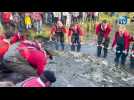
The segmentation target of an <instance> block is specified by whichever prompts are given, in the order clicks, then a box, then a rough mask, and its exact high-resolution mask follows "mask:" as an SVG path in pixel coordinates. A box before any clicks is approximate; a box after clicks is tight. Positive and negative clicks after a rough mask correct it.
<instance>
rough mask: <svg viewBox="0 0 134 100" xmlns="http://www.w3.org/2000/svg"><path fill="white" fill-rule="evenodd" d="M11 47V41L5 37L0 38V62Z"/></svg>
mask: <svg viewBox="0 0 134 100" xmlns="http://www.w3.org/2000/svg"><path fill="white" fill-rule="evenodd" d="M9 46H10V43H9V41H8V40H7V39H6V38H5V37H4V36H2V35H1V36H0V62H1V60H2V58H3V56H4V54H5V53H6V52H7V50H8V48H9Z"/></svg>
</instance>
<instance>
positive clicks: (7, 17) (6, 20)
mask: <svg viewBox="0 0 134 100" xmlns="http://www.w3.org/2000/svg"><path fill="white" fill-rule="evenodd" d="M12 18H13V17H12V13H11V12H3V13H2V23H3V25H4V28H5V30H6V31H7V32H9V31H10V28H11V25H10V22H11V20H12Z"/></svg>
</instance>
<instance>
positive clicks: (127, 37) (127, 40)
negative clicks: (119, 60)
mask: <svg viewBox="0 0 134 100" xmlns="http://www.w3.org/2000/svg"><path fill="white" fill-rule="evenodd" d="M119 35H120V34H119V32H115V35H114V38H113V43H112V47H114V46H115V45H116V42H117V40H116V38H117V36H119ZM131 41H134V39H133V37H132V36H130V34H129V32H127V31H126V32H125V33H124V43H125V44H124V45H125V46H124V47H125V48H124V49H126V50H128V49H129V45H130V42H131Z"/></svg>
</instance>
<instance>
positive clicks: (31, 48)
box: [18, 41, 47, 75]
mask: <svg viewBox="0 0 134 100" xmlns="http://www.w3.org/2000/svg"><path fill="white" fill-rule="evenodd" d="M24 42H25V41H22V42H21V44H20V45H19V47H18V50H19V49H22V48H27V49H24V50H22V51H20V54H21V56H23V57H24V58H25V59H26V60H27V61H28V62H29V63H30V64H31V65H32V67H34V68H35V69H37V73H38V75H41V74H42V73H43V72H44V69H45V67H46V64H47V54H46V52H45V51H42V50H40V47H39V46H38V45H36V43H35V44H34V43H31V44H32V45H31V44H30V43H26V42H25V43H24Z"/></svg>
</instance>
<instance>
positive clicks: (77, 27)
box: [68, 24, 84, 36]
mask: <svg viewBox="0 0 134 100" xmlns="http://www.w3.org/2000/svg"><path fill="white" fill-rule="evenodd" d="M73 32H76V33H78V34H79V35H80V36H83V35H84V31H83V29H82V28H81V26H80V25H79V24H75V25H74V26H72V27H70V28H69V32H68V36H72V34H73Z"/></svg>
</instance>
